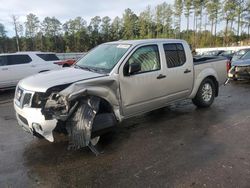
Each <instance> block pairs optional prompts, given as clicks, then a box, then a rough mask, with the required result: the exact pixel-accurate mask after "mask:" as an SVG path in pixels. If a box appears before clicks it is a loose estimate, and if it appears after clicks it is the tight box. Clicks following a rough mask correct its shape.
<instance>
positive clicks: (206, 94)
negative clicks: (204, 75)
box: [202, 83, 213, 102]
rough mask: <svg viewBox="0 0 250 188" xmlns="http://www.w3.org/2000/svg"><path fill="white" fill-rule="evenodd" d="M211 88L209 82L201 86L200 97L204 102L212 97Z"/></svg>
mask: <svg viewBox="0 0 250 188" xmlns="http://www.w3.org/2000/svg"><path fill="white" fill-rule="evenodd" d="M212 95H213V89H212V86H211V85H210V84H209V83H205V84H204V86H203V87H202V98H203V100H204V101H205V102H209V101H210V100H211V99H212Z"/></svg>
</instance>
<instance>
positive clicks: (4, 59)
mask: <svg viewBox="0 0 250 188" xmlns="http://www.w3.org/2000/svg"><path fill="white" fill-rule="evenodd" d="M4 65H7V56H0V66H4Z"/></svg>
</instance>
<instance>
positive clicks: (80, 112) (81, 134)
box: [66, 96, 100, 150]
mask: <svg viewBox="0 0 250 188" xmlns="http://www.w3.org/2000/svg"><path fill="white" fill-rule="evenodd" d="M99 104H100V98H98V97H95V96H87V97H84V98H83V99H82V100H81V101H80V103H79V105H78V108H77V109H76V111H75V113H74V114H73V115H72V117H71V118H70V119H69V120H68V122H67V125H66V129H67V131H68V134H69V146H68V149H73V150H76V149H80V148H83V147H86V146H89V144H90V139H91V132H92V125H93V121H94V118H95V116H96V114H97V112H98V110H99Z"/></svg>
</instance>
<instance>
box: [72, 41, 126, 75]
mask: <svg viewBox="0 0 250 188" xmlns="http://www.w3.org/2000/svg"><path fill="white" fill-rule="evenodd" d="M129 48H130V45H127V44H102V45H100V46H98V47H96V48H95V49H93V50H92V51H90V52H89V53H88V54H87V55H85V56H84V57H83V58H82V59H80V60H79V61H78V62H77V63H76V66H77V67H80V68H83V69H86V70H89V71H95V72H99V73H109V72H110V71H111V70H112V69H113V67H114V66H115V65H116V64H117V63H118V61H119V60H120V59H121V58H122V56H123V55H124V54H125V53H126V52H127V51H128V49H129Z"/></svg>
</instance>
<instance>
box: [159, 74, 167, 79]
mask: <svg viewBox="0 0 250 188" xmlns="http://www.w3.org/2000/svg"><path fill="white" fill-rule="evenodd" d="M163 78H166V75H163V74H160V75H159V76H158V77H157V79H158V80H159V79H163Z"/></svg>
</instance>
